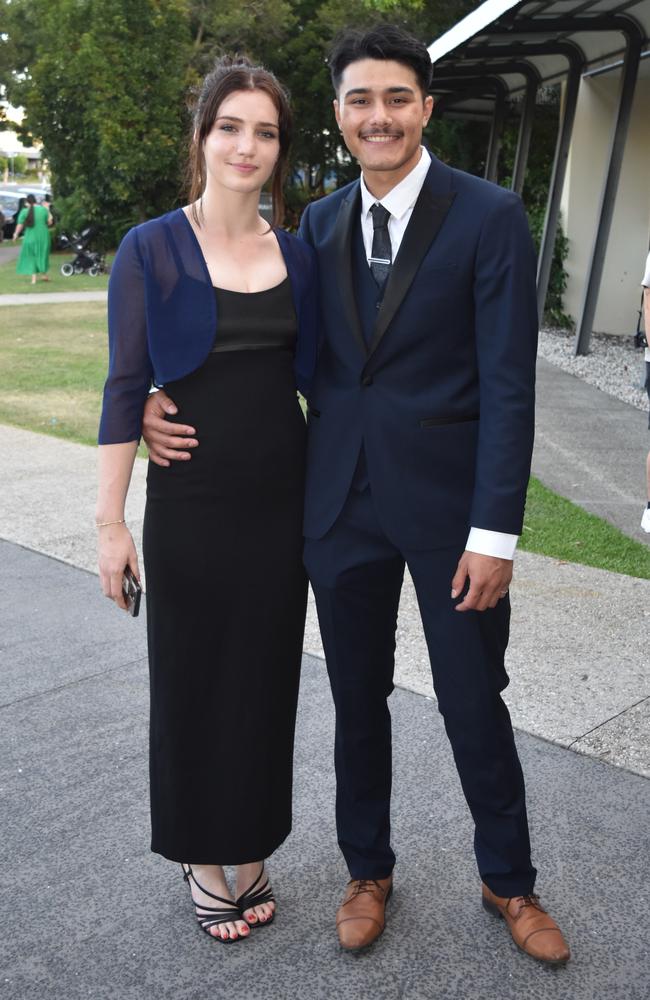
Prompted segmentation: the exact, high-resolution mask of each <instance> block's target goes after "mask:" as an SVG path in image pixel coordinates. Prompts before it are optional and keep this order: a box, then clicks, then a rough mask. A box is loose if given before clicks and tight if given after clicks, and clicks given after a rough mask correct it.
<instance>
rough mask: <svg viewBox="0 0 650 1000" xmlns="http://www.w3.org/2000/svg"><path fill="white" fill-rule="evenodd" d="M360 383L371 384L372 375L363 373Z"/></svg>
mask: <svg viewBox="0 0 650 1000" xmlns="http://www.w3.org/2000/svg"><path fill="white" fill-rule="evenodd" d="M361 385H365V386H369V385H372V375H364V376H363V378H362V379H361Z"/></svg>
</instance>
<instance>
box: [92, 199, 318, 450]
mask: <svg viewBox="0 0 650 1000" xmlns="http://www.w3.org/2000/svg"><path fill="white" fill-rule="evenodd" d="M275 235H276V236H277V239H278V243H279V245H280V249H281V251H282V255H283V257H284V260H285V263H286V266H287V273H288V275H289V280H290V282H291V292H292V296H293V303H294V307H295V310H296V316H297V320H298V337H297V341H296V351H295V358H294V371H295V374H296V386H297V387H298V389H299V390H300V391H301V392H302V393H303V395H307V394H308V392H309V387H310V384H311V380H312V376H313V373H314V367H315V364H316V353H317V344H318V276H317V269H316V254H315V252H314V250H313V249H312V248H311V247H310V246H308V244H307V243H304V242H303V241H302V240H300V239H298V238H297V237H296V236H292V235H291V234H289V233H286V232H284V230H282V229H278V230H275ZM215 331H216V337H217V338H218V336H219V323H218V319H217V306H216V296H215V294H214V291H213V286H212V281H211V278H210V274H209V272H208V268H207V265H206V263H205V258H204V257H203V253H202V251H201V247H200V246H199V242H198V240H197V238H196V235H195V233H194V230H193V229H192V226H191V224H190V222H189V219H188V218H187V216H186V215H185V213H184V212H183V210H182V209H180V208H178V209H176V210H175V211H173V212H169V213H168V214H167V215H163V216H161V217H160V218H158V219H152V220H151V221H150V222H145V223H143V224H142V225H140V226H136V227H135V228H134V229H130V230H129V232H128V233H127V234H126V236H125V237H124V239H123V240H122V242H121V244H120V247H119V249H118V251H117V255H116V257H115V260H114V262H113V266H112V269H111V277H110V281H109V285H108V342H109V367H108V378H107V379H106V384H105V386H104V401H103V406H102V416H101V421H100V425H99V443H100V444H119V443H121V442H126V441H137V440H139V438H140V434H141V431H142V414H143V411H144V404H145V401H146V398H147V394H148V392H149V389H150V388H151V386H152V384H153V385H157V386H163V385H164V384H165V383H166V382H171V381H173V380H175V379H178V378H182V377H183V376H184V375H188V374H189V373H190V372H193V371H195V370H196V369H197V368H198V367H199V366H200V365H201V364H202V363H203V361H205V359H206V358H207V356H208V354H209V353H210V351H211V349H212V347H213V345H214V342H215Z"/></svg>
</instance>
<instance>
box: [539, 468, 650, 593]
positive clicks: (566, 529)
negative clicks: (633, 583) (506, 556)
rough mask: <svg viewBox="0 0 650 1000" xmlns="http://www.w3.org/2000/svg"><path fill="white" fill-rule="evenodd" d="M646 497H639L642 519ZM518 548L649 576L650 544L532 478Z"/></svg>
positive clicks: (616, 571)
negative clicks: (629, 536) (626, 533)
mask: <svg viewBox="0 0 650 1000" xmlns="http://www.w3.org/2000/svg"><path fill="white" fill-rule="evenodd" d="M642 507H643V497H639V519H640V518H641V510H642ZM519 547H520V548H522V549H526V551H528V552H539V553H541V554H542V555H545V556H552V557H553V558H555V559H561V560H563V561H566V562H576V563H582V564H583V565H584V566H598V567H599V568H600V569H609V570H612V571H613V572H614V573H627V574H628V575H629V576H640V577H643V579H645V580H649V579H650V547H648V546H647V545H644V544H643V543H642V542H637V541H635V540H634V539H633V538H628V536H627V535H624V534H623V533H622V532H621V531H618V529H617V528H614V527H613V526H612V525H611V524H609V522H608V521H604V520H603V519H602V518H600V517H596V515H595V514H588V513H587V511H585V510H583V509H582V507H578V506H577V505H576V504H574V503H571V501H570V500H566V499H565V498H564V497H561V496H558V494H557V493H553V491H552V490H549V489H547V488H546V486H543V485H542V483H540V482H539V480H538V479H531V481H530V485H529V487H528V497H527V500H526V515H525V518H524V531H523V534H522V536H521V540H520V542H519Z"/></svg>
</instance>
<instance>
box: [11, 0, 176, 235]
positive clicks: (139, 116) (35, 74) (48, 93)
mask: <svg viewBox="0 0 650 1000" xmlns="http://www.w3.org/2000/svg"><path fill="white" fill-rule="evenodd" d="M11 6H12V7H13V6H15V7H16V13H17V14H20V15H21V16H22V17H23V19H24V20H29V18H31V19H32V20H31V25H32V34H31V36H30V38H31V41H32V49H31V51H28V50H27V49H24V52H25V60H26V63H27V67H26V73H25V76H24V79H23V80H20V79H19V78H16V77H14V79H13V81H12V82H11V83H10V92H11V94H12V96H13V97H14V100H17V101H19V102H20V103H21V104H22V105H23V107H24V108H25V110H26V118H25V128H26V129H28V130H29V131H30V132H31V133H32V134H33V135H35V136H37V137H38V138H40V139H42V141H43V145H44V152H45V156H46V157H47V158H48V160H49V162H50V166H51V169H52V177H53V187H54V191H55V194H56V198H57V209H58V210H59V213H60V217H61V223H62V225H64V226H65V225H79V224H80V223H81V222H87V223H91V224H94V225H95V226H96V227H97V228H98V229H99V230H100V231H101V233H102V235H103V237H104V240H105V241H106V242H115V241H116V240H117V239H118V238H119V237H120V236H121V235H122V233H123V232H124V231H125V229H126V228H128V227H129V226H130V225H132V224H133V223H135V222H139V221H142V220H144V219H146V218H151V217H152V216H154V215H158V214H160V213H161V212H163V211H166V210H167V209H169V207H170V206H171V205H173V204H174V203H175V201H176V200H177V198H178V194H179V187H180V169H179V154H180V151H181V149H182V147H183V139H184V133H185V128H186V124H187V115H186V109H185V102H184V97H185V90H186V84H187V66H188V62H189V55H190V35H189V21H188V8H187V3H186V0H103V2H102V3H100V4H98V3H93V2H92V0H15V3H14V4H12V5H11ZM10 24H11V22H10ZM10 30H11V28H10Z"/></svg>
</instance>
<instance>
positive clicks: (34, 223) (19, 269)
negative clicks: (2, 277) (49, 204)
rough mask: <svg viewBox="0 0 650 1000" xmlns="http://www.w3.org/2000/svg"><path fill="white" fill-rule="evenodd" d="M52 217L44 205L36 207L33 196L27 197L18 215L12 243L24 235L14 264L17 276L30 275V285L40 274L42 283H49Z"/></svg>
mask: <svg viewBox="0 0 650 1000" xmlns="http://www.w3.org/2000/svg"><path fill="white" fill-rule="evenodd" d="M51 225H52V216H51V215H50V210H49V209H48V208H46V207H45V205H37V204H36V198H35V197H34V195H33V194H28V195H27V205H25V207H24V208H22V209H21V210H20V212H19V214H18V224H17V225H16V229H15V232H14V241H15V240H17V239H18V237H19V236H20V234H21V233H24V236H23V244H22V246H21V248H20V256H19V258H18V263H17V264H16V273H17V274H31V276H32V285H35V284H36V275H37V274H40V275H41V277H42V280H43V281H49V280H50V279H49V278H48V277H47V271H48V268H49V266H50V230H49V228H48V227H49V226H51Z"/></svg>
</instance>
